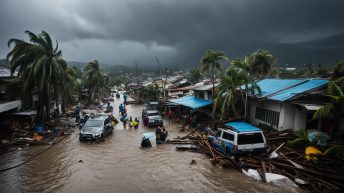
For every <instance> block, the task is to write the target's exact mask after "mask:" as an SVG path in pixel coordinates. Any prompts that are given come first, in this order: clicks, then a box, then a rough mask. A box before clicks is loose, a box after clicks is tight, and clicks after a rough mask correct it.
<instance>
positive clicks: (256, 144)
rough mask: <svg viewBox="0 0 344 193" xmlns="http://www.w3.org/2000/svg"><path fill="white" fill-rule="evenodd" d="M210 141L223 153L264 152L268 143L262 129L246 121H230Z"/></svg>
mask: <svg viewBox="0 0 344 193" xmlns="http://www.w3.org/2000/svg"><path fill="white" fill-rule="evenodd" d="M208 140H209V142H210V143H211V144H212V145H213V147H215V148H216V149H217V150H219V151H220V152H222V153H225V154H242V153H264V152H266V150H267V144H266V140H265V137H264V134H263V132H262V130H261V129H259V128H257V127H255V126H253V125H250V124H248V123H246V122H229V123H226V124H225V125H224V128H219V129H218V131H217V132H216V134H215V136H208Z"/></svg>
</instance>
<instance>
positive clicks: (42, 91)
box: [7, 31, 62, 122]
mask: <svg viewBox="0 0 344 193" xmlns="http://www.w3.org/2000/svg"><path fill="white" fill-rule="evenodd" d="M25 33H26V34H27V35H28V36H29V38H30V42H25V41H23V40H19V39H15V38H13V39H10V40H9V41H8V46H9V47H11V45H13V44H14V48H13V49H12V50H11V51H10V52H9V53H8V54H7V59H8V60H9V61H10V65H11V73H12V74H13V73H14V72H15V71H16V70H18V76H19V77H20V78H21V79H22V80H23V82H24V85H23V90H22V93H23V98H22V102H23V106H22V107H23V108H28V107H32V93H33V92H37V94H38V98H39V100H38V108H37V117H36V121H40V122H41V121H45V120H47V119H49V116H50V101H51V95H50V91H51V90H52V89H54V88H57V86H56V85H57V84H58V83H57V81H56V79H55V78H56V77H58V74H59V70H60V68H61V57H62V53H61V51H60V50H58V43H57V41H56V46H55V48H54V47H53V43H52V41H51V38H50V35H49V34H48V33H47V32H45V31H42V33H41V34H38V35H36V34H34V33H32V32H30V31H25ZM24 98H25V100H23V99H24ZM30 101H31V102H30Z"/></svg>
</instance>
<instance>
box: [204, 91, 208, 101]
mask: <svg viewBox="0 0 344 193" xmlns="http://www.w3.org/2000/svg"><path fill="white" fill-rule="evenodd" d="M203 92H204V100H208V99H209V96H208V91H203Z"/></svg>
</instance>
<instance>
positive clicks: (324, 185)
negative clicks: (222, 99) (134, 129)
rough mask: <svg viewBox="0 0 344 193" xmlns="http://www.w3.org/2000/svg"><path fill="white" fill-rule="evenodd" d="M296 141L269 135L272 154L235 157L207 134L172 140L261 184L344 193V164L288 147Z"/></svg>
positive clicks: (289, 134) (278, 134)
mask: <svg viewBox="0 0 344 193" xmlns="http://www.w3.org/2000/svg"><path fill="white" fill-rule="evenodd" d="M291 139H295V136H294V134H293V132H292V131H290V130H287V131H282V132H275V133H270V134H266V140H267V142H268V152H267V153H266V154H263V155H246V156H236V157H235V156H231V155H227V154H226V155H225V154H223V153H221V152H219V151H217V150H216V149H215V148H214V147H212V146H211V144H210V143H209V142H208V140H207V138H206V136H205V135H204V134H199V133H195V132H192V133H190V134H188V135H186V136H184V137H181V138H174V139H171V140H168V141H167V143H170V144H181V145H182V146H177V150H184V151H185V150H186V151H192V152H198V153H203V154H206V155H209V156H210V157H212V159H211V160H212V162H213V164H220V165H221V166H223V167H230V168H234V169H236V170H238V171H239V172H241V173H243V174H245V175H247V176H251V177H253V178H254V179H256V180H258V181H263V182H268V183H274V184H278V185H290V186H293V187H300V188H302V189H306V190H309V191H311V192H342V191H343V190H344V183H343V182H344V163H343V162H342V161H341V160H338V159H336V158H333V157H329V156H325V155H318V154H317V155H308V156H311V159H309V157H308V159H306V154H305V152H304V151H301V150H299V149H296V148H295V147H293V146H291V145H288V144H287V143H286V142H287V141H288V140H291Z"/></svg>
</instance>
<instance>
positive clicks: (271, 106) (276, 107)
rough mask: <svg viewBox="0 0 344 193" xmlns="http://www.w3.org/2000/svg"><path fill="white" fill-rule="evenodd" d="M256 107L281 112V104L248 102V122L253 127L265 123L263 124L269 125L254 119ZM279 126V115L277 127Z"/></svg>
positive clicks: (266, 101) (268, 101)
mask: <svg viewBox="0 0 344 193" xmlns="http://www.w3.org/2000/svg"><path fill="white" fill-rule="evenodd" d="M256 107H262V108H265V109H269V110H272V111H277V112H280V111H281V102H279V101H273V100H265V101H250V109H249V113H250V121H251V123H252V124H254V125H258V124H259V123H265V124H268V125H269V123H266V122H264V121H261V120H259V119H256V118H255V115H256ZM281 124H282V123H281V115H280V118H279V124H278V125H281ZM274 128H275V129H277V128H276V127H275V126H274Z"/></svg>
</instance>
